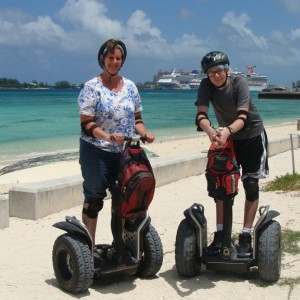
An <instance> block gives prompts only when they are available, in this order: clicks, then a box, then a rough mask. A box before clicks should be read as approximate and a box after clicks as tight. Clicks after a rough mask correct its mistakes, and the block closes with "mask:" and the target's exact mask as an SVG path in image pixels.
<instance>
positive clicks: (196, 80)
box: [189, 77, 202, 89]
mask: <svg viewBox="0 0 300 300" xmlns="http://www.w3.org/2000/svg"><path fill="white" fill-rule="evenodd" d="M201 80H202V78H200V77H196V78H193V79H192V80H191V81H190V84H189V86H190V88H191V89H198V88H199V86H200V83H201Z"/></svg>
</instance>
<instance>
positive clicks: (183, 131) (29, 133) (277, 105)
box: [0, 89, 300, 165]
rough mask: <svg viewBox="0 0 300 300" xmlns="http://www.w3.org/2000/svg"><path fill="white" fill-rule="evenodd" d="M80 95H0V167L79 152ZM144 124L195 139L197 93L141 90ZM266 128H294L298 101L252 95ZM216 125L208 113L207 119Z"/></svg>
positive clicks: (159, 133) (162, 135)
mask: <svg viewBox="0 0 300 300" xmlns="http://www.w3.org/2000/svg"><path fill="white" fill-rule="evenodd" d="M78 94H79V90H53V89H42V90H37V89H36V90H35V89H32V90H31V89H30V90H4V89H0V108H1V109H0V115H1V118H0V165H8V164H11V163H12V162H16V161H22V160H26V159H32V158H37V157H42V156H45V155H51V154H57V153H71V152H74V153H75V152H77V151H78V136H79V131H80V126H79V115H78V107H77V97H78ZM140 95H141V98H142V101H143V119H144V120H145V123H146V125H147V127H148V129H149V130H151V131H153V132H154V133H155V135H156V137H157V139H173V138H176V137H187V136H194V135H196V134H198V133H197V132H196V127H195V125H194V118H195V111H196V108H195V106H194V102H195V100H196V96H197V91H196V90H141V91H140ZM252 98H253V102H254V103H255V105H256V106H257V107H258V110H259V111H260V114H261V116H262V118H263V119H264V123H265V126H271V125H280V124H289V123H294V122H295V121H296V120H297V119H298V118H299V111H300V110H299V104H300V102H299V101H295V100H270V99H268V100H261V99H258V97H257V93H252ZM209 116H210V118H211V120H212V123H213V124H215V125H216V126H217V124H216V121H215V118H214V117H213V114H212V112H210V114H209Z"/></svg>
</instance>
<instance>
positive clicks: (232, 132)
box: [227, 126, 234, 135]
mask: <svg viewBox="0 0 300 300" xmlns="http://www.w3.org/2000/svg"><path fill="white" fill-rule="evenodd" d="M227 128H228V130H229V132H230V135H232V134H234V130H233V128H232V127H230V126H227Z"/></svg>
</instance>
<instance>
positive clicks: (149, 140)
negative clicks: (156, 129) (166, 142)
mask: <svg viewBox="0 0 300 300" xmlns="http://www.w3.org/2000/svg"><path fill="white" fill-rule="evenodd" d="M144 137H145V139H146V142H147V143H149V144H151V143H153V142H154V140H155V136H154V134H153V133H152V132H146V134H145V136H144Z"/></svg>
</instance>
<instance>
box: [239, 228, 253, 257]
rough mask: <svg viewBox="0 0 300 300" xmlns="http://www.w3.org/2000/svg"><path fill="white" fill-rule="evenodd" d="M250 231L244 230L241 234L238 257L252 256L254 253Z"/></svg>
mask: <svg viewBox="0 0 300 300" xmlns="http://www.w3.org/2000/svg"><path fill="white" fill-rule="evenodd" d="M251 242H252V239H251V235H250V233H246V232H243V233H241V234H240V235H239V245H238V246H237V252H238V253H237V256H238V257H243V258H245V257H250V256H251V254H252V246H251Z"/></svg>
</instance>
